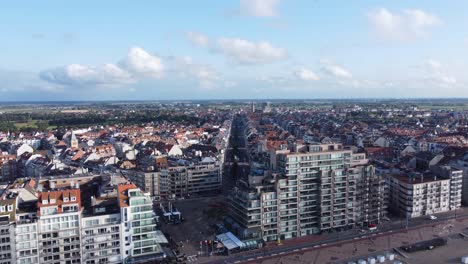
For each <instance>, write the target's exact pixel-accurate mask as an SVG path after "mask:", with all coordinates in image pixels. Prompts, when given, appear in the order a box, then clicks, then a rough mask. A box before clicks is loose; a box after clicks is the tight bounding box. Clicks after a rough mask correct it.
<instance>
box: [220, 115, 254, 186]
mask: <svg viewBox="0 0 468 264" xmlns="http://www.w3.org/2000/svg"><path fill="white" fill-rule="evenodd" d="M245 124H246V121H245V119H244V118H243V117H242V116H239V115H236V116H234V118H233V121H232V125H231V134H230V138H229V146H228V147H227V149H226V155H225V160H224V168H223V169H224V173H223V193H224V194H225V195H227V194H228V193H229V191H230V190H231V189H232V188H233V187H234V186H235V184H236V182H237V181H238V180H239V179H242V178H244V177H247V176H248V175H249V172H250V163H249V155H248V150H247V146H246V139H245V131H244V130H245Z"/></svg>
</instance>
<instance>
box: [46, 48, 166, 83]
mask: <svg viewBox="0 0 468 264" xmlns="http://www.w3.org/2000/svg"><path fill="white" fill-rule="evenodd" d="M163 72H164V65H163V63H162V61H161V59H160V58H159V57H156V56H153V55H151V54H149V53H148V52H146V51H145V50H143V49H142V48H139V47H133V48H131V49H129V51H128V53H127V56H126V57H125V58H124V59H123V60H122V61H121V62H120V63H119V65H116V64H112V63H106V64H103V65H101V66H86V65H81V64H76V63H74V64H69V65H66V66H64V67H58V68H55V69H50V70H45V71H42V72H40V73H39V76H40V78H41V79H42V80H45V81H47V82H49V83H52V84H59V85H63V86H81V87H86V86H106V87H107V86H120V85H123V84H129V83H133V82H135V81H137V80H138V79H144V78H154V79H159V78H161V77H162V75H163Z"/></svg>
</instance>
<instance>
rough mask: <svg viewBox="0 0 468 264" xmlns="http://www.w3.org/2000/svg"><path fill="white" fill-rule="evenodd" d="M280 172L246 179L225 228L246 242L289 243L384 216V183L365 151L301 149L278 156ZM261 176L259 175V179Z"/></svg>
mask: <svg viewBox="0 0 468 264" xmlns="http://www.w3.org/2000/svg"><path fill="white" fill-rule="evenodd" d="M276 161H277V164H276V166H272V167H276V168H277V171H276V172H273V173H270V174H271V175H266V176H264V177H263V178H262V179H261V180H255V181H254V180H252V176H249V178H250V179H249V182H247V181H242V182H241V184H239V186H238V187H237V188H235V190H234V191H233V193H232V194H231V196H230V200H231V203H230V204H231V205H230V218H229V219H228V220H227V225H228V226H231V227H232V229H233V230H234V231H235V232H236V233H237V234H238V235H239V236H241V237H242V238H261V239H263V240H266V241H271V240H277V239H288V238H293V237H300V236H306V235H311V234H317V233H320V232H327V231H331V230H344V229H347V228H351V227H354V226H366V225H369V224H377V223H379V222H380V221H381V219H382V218H383V217H384V216H385V214H386V207H387V205H386V204H387V190H386V189H385V181H384V180H383V179H382V178H380V177H379V176H377V175H376V174H375V169H374V168H373V167H372V166H370V165H368V161H367V159H366V158H365V154H363V153H353V151H352V150H348V149H344V148H343V146H342V145H340V144H318V145H312V144H307V145H301V146H297V147H296V148H295V149H293V150H292V151H290V152H288V153H287V152H283V153H278V154H277V155H276ZM257 177H258V176H257Z"/></svg>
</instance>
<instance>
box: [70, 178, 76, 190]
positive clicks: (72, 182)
mask: <svg viewBox="0 0 468 264" xmlns="http://www.w3.org/2000/svg"><path fill="white" fill-rule="evenodd" d="M73 186H75V181H74V180H71V181H70V187H72V188H73Z"/></svg>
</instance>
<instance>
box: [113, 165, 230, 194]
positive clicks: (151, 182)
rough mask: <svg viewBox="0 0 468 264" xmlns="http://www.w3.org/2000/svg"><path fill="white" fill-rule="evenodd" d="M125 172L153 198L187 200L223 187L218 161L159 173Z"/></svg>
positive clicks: (161, 170) (159, 171)
mask: <svg viewBox="0 0 468 264" xmlns="http://www.w3.org/2000/svg"><path fill="white" fill-rule="evenodd" d="M122 173H123V174H124V175H125V176H126V177H128V178H129V179H130V180H131V181H132V182H133V183H135V185H136V186H137V187H138V188H140V189H141V190H143V191H144V192H147V193H149V194H150V195H151V196H152V197H153V198H155V199H160V198H166V197H185V196H188V195H192V194H197V193H203V192H210V191H217V190H219V189H220V188H221V166H220V165H219V163H218V162H216V161H207V162H197V163H187V164H182V165H175V166H167V167H162V168H160V169H159V170H157V171H156V170H155V171H138V170H125V171H122Z"/></svg>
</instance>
